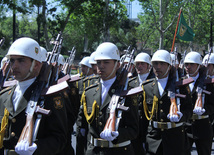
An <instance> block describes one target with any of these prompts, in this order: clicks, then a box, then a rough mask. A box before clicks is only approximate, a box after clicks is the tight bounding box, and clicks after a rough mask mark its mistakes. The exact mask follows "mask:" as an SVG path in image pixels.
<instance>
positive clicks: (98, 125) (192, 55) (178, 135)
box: [76, 43, 214, 155]
mask: <svg viewBox="0 0 214 155" xmlns="http://www.w3.org/2000/svg"><path fill="white" fill-rule="evenodd" d="M114 46H115V45H113V44H107V43H106V44H105V43H104V44H102V45H100V46H99V47H98V49H97V50H96V51H95V52H94V53H93V54H92V55H91V57H90V58H89V57H87V58H84V59H83V60H82V61H81V62H80V64H81V63H82V65H81V66H82V67H86V66H87V68H88V69H89V68H91V69H92V66H91V65H90V62H93V63H94V64H95V63H96V62H99V63H101V62H102V60H103V59H104V60H114V61H115V65H113V66H108V65H106V66H105V65H103V66H102V65H100V64H98V65H97V71H98V75H95V74H96V72H94V74H93V73H92V71H91V73H90V74H84V75H85V78H84V79H83V80H82V82H80V83H79V84H80V85H79V87H81V86H82V88H80V89H81V90H82V91H80V92H79V93H80V94H81V95H80V96H82V93H84V96H82V99H81V100H82V101H81V108H80V113H79V115H78V119H77V147H76V151H77V154H79V155H80V154H84V153H85V154H98V153H97V152H104V154H110V153H111V154H117V153H118V152H120V153H121V154H122V153H125V154H139V155H140V154H167V155H168V154H173V155H174V154H191V149H192V146H193V143H195V145H196V149H197V152H198V154H211V149H212V140H213V128H212V121H213V118H212V117H213V112H214V103H213V102H212V98H213V97H214V96H213V81H212V80H209V82H204V83H203V84H204V86H203V88H204V89H206V90H207V91H205V90H204V92H203V96H204V97H203V98H200V95H199V93H198V89H199V88H198V85H200V82H201V80H205V79H207V78H208V79H212V78H213V77H214V70H213V64H214V54H212V53H211V54H210V55H209V54H207V55H206V56H205V57H204V59H203V61H202V57H201V55H200V54H199V53H198V52H194V51H192V52H189V53H188V54H187V55H186V56H185V57H184V58H183V59H184V60H183V64H179V61H178V60H176V59H175V57H176V56H175V54H171V53H169V52H167V51H166V50H158V51H156V52H155V53H154V55H153V56H152V58H151V57H150V55H148V54H147V53H143V52H142V53H139V54H138V55H137V56H136V57H135V59H134V60H133V61H132V60H130V59H129V58H128V56H127V57H126V58H125V61H124V62H128V61H132V64H133V66H134V68H132V70H131V71H130V75H131V76H130V77H132V78H129V81H128V88H129V89H131V88H135V87H138V86H141V87H142V88H143V90H144V93H141V94H138V95H137V97H133V98H135V99H134V100H133V105H136V104H137V109H138V112H137V115H138V119H139V122H138V132H139V133H138V136H137V137H136V136H134V135H133V134H132V132H133V129H135V128H134V127H135V126H134V125H136V124H134V123H136V122H135V119H134V118H135V117H134V116H133V113H131V112H130V113H128V112H124V114H123V115H124V116H122V119H127V120H129V121H130V122H129V123H128V124H126V125H125V128H126V130H127V132H128V133H129V134H128V133H125V134H124V133H123V132H122V131H121V132H120V127H119V129H118V134H119V135H117V134H116V136H114V134H112V135H111V134H108V133H107V134H105V135H107V137H105V136H104V137H101V135H103V134H102V133H103V128H104V126H105V123H106V117H108V115H109V114H108V113H109V107H108V104H104V103H105V102H108V103H109V102H110V100H111V99H110V98H109V97H105V95H106V94H105V92H108V93H107V96H112V92H114V91H115V89H116V88H115V87H117V83H118V81H117V79H116V76H117V73H115V74H114V71H115V68H116V67H115V66H116V65H117V63H116V62H119V61H120V60H121V59H120V58H119V56H118V57H116V56H115V55H114V54H112V53H113V52H112V49H115V53H117V50H118V49H117V48H116V47H115V48H114ZM101 47H103V48H101ZM107 49H108V52H109V53H108V52H107V51H106V50H107ZM96 52H97V53H96ZM105 52H106V53H105ZM95 53H96V54H95ZM100 53H102V56H100V55H99V54H100ZM94 55H96V56H95V58H94ZM99 56H100V57H99ZM86 59H88V63H83V62H84V61H85V60H86ZM91 59H95V60H96V61H94V60H91ZM173 61H174V62H175V63H174V64H173ZM206 61H207V63H208V64H207V65H208V66H207V68H205V67H204V65H205V62H206ZM173 65H174V66H173ZM179 66H182V67H183V68H179ZM107 68H111V72H108V73H109V74H107V75H112V74H114V75H115V79H113V78H109V77H108V76H107V75H106V76H104V75H103V77H102V76H101V75H102V72H104V73H105V69H106V70H107ZM175 68H176V71H177V72H178V75H177V76H178V78H179V79H180V80H181V81H183V83H182V84H181V85H179V87H178V88H177V89H179V94H184V95H185V96H181V95H180V96H179V94H178V96H176V99H177V98H178V97H180V99H179V105H178V111H177V112H176V115H173V114H172V115H170V107H171V101H170V95H169V90H170V85H176V84H175V83H172V81H173V78H175V76H173V75H174V74H175V73H174V69H175ZM205 71H206V73H207V75H206V78H204V72H205ZM85 73H86V72H85ZM104 73H103V74H104ZM133 76H134V77H133ZM185 79H186V81H187V82H186V83H185V82H184V81H185ZM188 79H191V80H188ZM105 83H106V84H105ZM87 86H89V87H87ZM84 90H85V92H84ZM176 95H177V94H176ZM99 97H101V100H100V99H99ZM84 98H85V99H84ZM200 99H202V100H203V101H198V100H200ZM136 100H137V101H136ZM94 101H99V102H98V106H97V108H98V109H97V111H98V112H93V111H94V110H93V107H94V106H95V105H94ZM176 101H177V100H176ZM102 102H104V103H102ZM198 102H203V103H202V104H203V106H200V104H198ZM84 103H86V104H84ZM127 104H128V103H127ZM81 109H82V111H81ZM86 111H87V113H86ZM95 111H96V110H95ZM130 111H131V110H130ZM106 114H107V116H106ZM126 114H128V115H129V119H128V118H127V117H126ZM89 116H90V117H89ZM104 118H105V119H104ZM85 119H86V120H85ZM83 122H84V123H83ZM94 123H95V124H94ZM123 125H124V124H123ZM121 128H124V127H123V126H122V125H121ZM130 128H131V129H132V130H131V129H130ZM135 132H136V130H135ZM120 133H121V134H123V135H121V134H120ZM120 136H121V137H122V138H121V137H120ZM133 136H134V137H133ZM100 137H101V138H102V139H101V138H100ZM103 139H107V141H105V140H103ZM120 139H124V140H123V141H122V142H123V143H122V145H121V144H120V142H121V141H120ZM124 141H125V142H124ZM129 141H131V146H130V145H127V144H129ZM118 143H119V144H118ZM82 144H85V145H82ZM123 144H125V145H123ZM105 147H107V148H114V149H106V148H105Z"/></svg>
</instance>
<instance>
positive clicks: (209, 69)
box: [207, 64, 214, 76]
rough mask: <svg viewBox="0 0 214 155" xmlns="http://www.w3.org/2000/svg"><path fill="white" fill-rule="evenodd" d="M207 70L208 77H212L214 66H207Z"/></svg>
mask: <svg viewBox="0 0 214 155" xmlns="http://www.w3.org/2000/svg"><path fill="white" fill-rule="evenodd" d="M207 69H208V75H210V76H212V75H214V64H209V65H208V66H207Z"/></svg>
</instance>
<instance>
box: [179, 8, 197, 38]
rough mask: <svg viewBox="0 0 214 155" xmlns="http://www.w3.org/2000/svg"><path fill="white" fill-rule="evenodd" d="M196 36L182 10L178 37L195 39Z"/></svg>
mask: <svg viewBox="0 0 214 155" xmlns="http://www.w3.org/2000/svg"><path fill="white" fill-rule="evenodd" d="M194 36H195V34H194V32H193V30H192V29H191V28H190V27H189V26H188V25H187V23H186V21H185V19H184V16H183V13H182V12H181V15H180V21H179V24H178V31H177V34H176V37H178V38H179V39H181V40H184V41H193V37H194Z"/></svg>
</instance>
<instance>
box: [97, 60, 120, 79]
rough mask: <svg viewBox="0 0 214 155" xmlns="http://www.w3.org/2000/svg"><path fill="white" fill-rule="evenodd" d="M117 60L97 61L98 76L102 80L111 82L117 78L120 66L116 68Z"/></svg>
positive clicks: (117, 65)
mask: <svg viewBox="0 0 214 155" xmlns="http://www.w3.org/2000/svg"><path fill="white" fill-rule="evenodd" d="M115 63H116V61H115V60H98V61H97V74H98V75H99V76H100V78H101V79H102V80H109V79H112V78H113V77H115V76H116V71H117V69H118V68H119V66H120V64H119V63H117V64H116V66H115Z"/></svg>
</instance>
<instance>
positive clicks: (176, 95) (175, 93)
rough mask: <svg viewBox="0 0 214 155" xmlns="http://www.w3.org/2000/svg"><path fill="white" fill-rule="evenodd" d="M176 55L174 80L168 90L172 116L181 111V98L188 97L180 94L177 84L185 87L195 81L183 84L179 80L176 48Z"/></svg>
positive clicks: (175, 51)
mask: <svg viewBox="0 0 214 155" xmlns="http://www.w3.org/2000/svg"><path fill="white" fill-rule="evenodd" d="M174 55H175V61H174V62H172V63H173V64H172V66H174V67H172V79H171V84H170V87H169V90H168V96H169V97H170V101H171V105H170V110H169V114H170V115H171V116H172V115H177V116H178V114H177V111H180V97H182V98H185V97H186V95H182V94H180V92H179V88H178V87H176V86H178V84H177V83H182V84H184V83H185V85H186V84H189V83H191V82H193V79H192V78H191V79H188V81H185V82H183V80H179V75H178V70H177V68H176V67H175V66H176V61H177V48H176V47H175V50H174Z"/></svg>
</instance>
